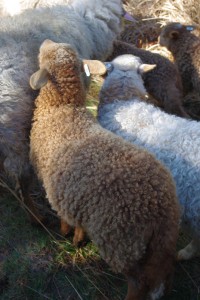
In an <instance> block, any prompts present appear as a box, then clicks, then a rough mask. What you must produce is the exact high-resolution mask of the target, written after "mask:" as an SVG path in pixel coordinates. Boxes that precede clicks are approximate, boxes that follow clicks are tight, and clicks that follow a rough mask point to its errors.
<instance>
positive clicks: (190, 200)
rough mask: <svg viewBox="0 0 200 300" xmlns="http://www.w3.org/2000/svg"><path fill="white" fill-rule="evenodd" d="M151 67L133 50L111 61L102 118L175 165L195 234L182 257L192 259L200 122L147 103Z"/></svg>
mask: <svg viewBox="0 0 200 300" xmlns="http://www.w3.org/2000/svg"><path fill="white" fill-rule="evenodd" d="M152 67H153V66H152ZM145 68H146V66H145V64H143V63H142V61H141V59H140V58H139V57H135V56H132V55H122V56H119V57H117V58H115V59H114V60H113V61H112V62H110V64H109V67H108V69H109V73H108V76H107V78H106V79H105V81H104V83H103V85H102V88H101V90H100V94H99V107H98V121H99V122H100V124H101V125H102V127H104V128H106V129H108V130H110V131H111V132H113V133H115V134H117V135H119V136H121V137H123V138H124V139H125V140H127V141H129V142H131V143H133V144H134V145H135V144H137V145H139V146H140V147H142V148H143V149H146V150H148V151H150V152H151V153H152V154H154V155H155V156H156V158H157V159H159V160H160V161H161V162H162V163H163V164H164V165H165V166H166V167H167V168H168V169H169V171H170V172H171V174H172V176H173V179H174V181H175V183H176V189H177V195H178V199H179V202H180V205H181V225H182V228H183V230H185V231H186V232H188V233H189V234H191V236H192V239H193V240H192V242H191V243H190V244H189V245H188V246H186V247H185V248H184V249H182V250H180V251H179V253H178V259H180V260H181V259H190V258H192V257H194V256H196V255H197V254H199V250H200V184H199V183H200V153H199V148H200V124H199V122H196V121H194V120H187V119H184V118H180V117H177V116H174V115H170V114H167V113H165V112H163V111H162V110H160V108H158V107H155V106H153V105H152V104H149V103H147V101H146V100H145V95H146V90H145V87H144V84H143V80H142V77H141V73H142V72H144V71H145ZM149 68H150V66H149Z"/></svg>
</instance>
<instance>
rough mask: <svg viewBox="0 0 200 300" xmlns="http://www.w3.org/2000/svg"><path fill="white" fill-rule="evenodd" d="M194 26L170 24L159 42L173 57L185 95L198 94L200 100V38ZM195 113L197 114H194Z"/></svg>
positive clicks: (162, 33) (163, 31) (165, 28)
mask: <svg viewBox="0 0 200 300" xmlns="http://www.w3.org/2000/svg"><path fill="white" fill-rule="evenodd" d="M195 29H196V26H194V25H182V24H180V23H175V22H173V23H169V24H167V25H166V26H165V27H163V29H162V31H161V34H160V37H159V42H160V45H161V46H165V47H166V48H167V49H168V50H169V51H170V52H171V53H172V55H173V58H174V62H175V64H176V65H177V67H178V70H179V72H180V75H181V79H182V83H183V92H184V95H187V94H188V93H191V92H192V93H197V94H198V97H197V99H198V100H199V99H200V59H199V54H200V37H199V36H196V35H195V34H194V33H192V31H193V30H195ZM194 113H195V112H194ZM199 116H200V115H199Z"/></svg>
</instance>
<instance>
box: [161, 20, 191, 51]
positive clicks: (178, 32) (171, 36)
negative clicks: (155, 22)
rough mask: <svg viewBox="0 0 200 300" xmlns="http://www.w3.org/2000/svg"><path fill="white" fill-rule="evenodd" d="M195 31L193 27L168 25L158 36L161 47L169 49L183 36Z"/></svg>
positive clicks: (178, 24) (175, 24)
mask: <svg viewBox="0 0 200 300" xmlns="http://www.w3.org/2000/svg"><path fill="white" fill-rule="evenodd" d="M194 29H195V26H193V25H182V24H180V23H169V24H168V25H166V26H165V27H164V28H163V29H162V32H161V34H160V36H159V43H160V45H161V46H164V47H166V48H167V49H168V50H170V49H171V46H172V44H174V43H175V42H176V41H179V40H180V39H181V38H182V36H183V35H185V34H188V33H190V32H191V31H193V30H194Z"/></svg>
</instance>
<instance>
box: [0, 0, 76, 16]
mask: <svg viewBox="0 0 200 300" xmlns="http://www.w3.org/2000/svg"><path fill="white" fill-rule="evenodd" d="M70 1H71V0H14V1H12V2H11V1H8V0H0V16H8V15H10V16H14V15H16V14H19V13H21V12H22V11H24V10H26V9H28V8H36V7H45V6H53V5H56V4H61V5H63V4H68V3H70Z"/></svg>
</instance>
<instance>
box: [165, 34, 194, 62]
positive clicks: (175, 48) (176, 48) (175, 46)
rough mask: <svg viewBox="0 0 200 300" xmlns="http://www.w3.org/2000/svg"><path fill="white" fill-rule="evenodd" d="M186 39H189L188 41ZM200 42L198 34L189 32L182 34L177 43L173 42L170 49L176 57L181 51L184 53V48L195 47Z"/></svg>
mask: <svg viewBox="0 0 200 300" xmlns="http://www.w3.org/2000/svg"><path fill="white" fill-rule="evenodd" d="M185 41H187V43H186V42H185ZM199 44H200V40H199V38H198V37H197V36H195V35H194V34H188V33H187V34H185V35H183V36H181V38H179V39H178V40H177V42H176V43H171V45H170V47H169V50H170V51H171V52H172V54H173V55H174V57H176V55H178V54H179V53H180V51H181V53H182V51H183V49H184V50H185V51H186V50H189V49H191V48H193V47H194V48H195V47H197V46H199Z"/></svg>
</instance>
